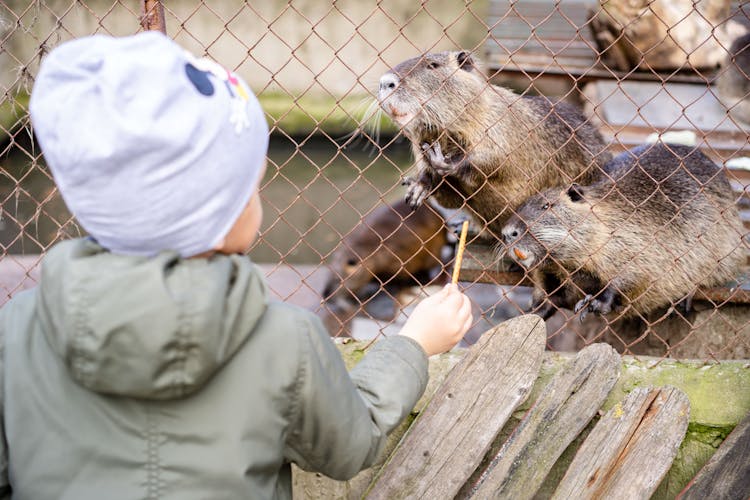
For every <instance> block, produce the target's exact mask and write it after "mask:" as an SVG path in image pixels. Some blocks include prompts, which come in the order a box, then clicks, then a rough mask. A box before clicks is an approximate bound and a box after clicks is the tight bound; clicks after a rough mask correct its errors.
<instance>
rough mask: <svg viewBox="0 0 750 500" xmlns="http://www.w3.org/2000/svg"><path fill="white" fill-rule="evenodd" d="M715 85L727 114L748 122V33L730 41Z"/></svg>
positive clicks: (749, 98) (749, 104) (749, 103)
mask: <svg viewBox="0 0 750 500" xmlns="http://www.w3.org/2000/svg"><path fill="white" fill-rule="evenodd" d="M716 86H717V88H718V90H719V98H720V99H721V101H722V102H723V103H724V105H725V106H726V107H727V110H728V111H729V114H730V115H731V116H732V117H733V118H735V119H737V120H740V121H743V122H745V123H746V124H750V34H747V35H745V36H741V37H739V38H737V39H736V40H735V41H734V42H732V46H731V47H730V48H729V54H728V55H727V59H726V61H725V63H724V67H723V68H722V69H721V72H720V73H719V77H718V79H717V82H716Z"/></svg>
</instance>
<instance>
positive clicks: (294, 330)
mask: <svg viewBox="0 0 750 500" xmlns="http://www.w3.org/2000/svg"><path fill="white" fill-rule="evenodd" d="M258 327H259V328H271V329H273V330H274V331H275V332H276V334H277V335H279V336H281V337H284V338H287V339H289V340H292V339H293V338H299V336H300V335H307V336H309V335H310V334H317V333H320V332H324V331H325V327H324V326H323V323H322V321H321V320H320V318H319V317H318V316H316V315H315V314H314V313H313V312H311V311H309V310H307V309H304V308H302V307H299V306H296V305H294V304H288V303H286V302H282V301H278V300H271V301H269V303H268V308H267V309H266V313H265V314H264V315H263V320H262V321H261V323H260V324H259V325H258Z"/></svg>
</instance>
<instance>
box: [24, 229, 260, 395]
mask: <svg viewBox="0 0 750 500" xmlns="http://www.w3.org/2000/svg"><path fill="white" fill-rule="evenodd" d="M38 293H39V300H38V301H37V313H38V315H39V318H40V321H41V322H42V328H43V329H44V332H45V335H46V336H47V339H48V341H49V342H50V344H51V345H52V348H53V349H54V350H55V352H57V354H58V355H59V356H60V357H61V358H62V359H64V361H65V364H66V366H67V368H68V370H69V372H70V374H71V376H72V377H73V379H74V380H76V381H77V382H78V383H79V384H81V385H82V386H84V387H86V388H88V389H90V390H92V391H95V392H99V393H104V394H110V395H119V396H127V397H135V398H146V399H172V398H179V397H183V396H185V395H188V394H190V393H192V392H194V391H196V390H198V389H199V388H200V387H202V386H203V384H205V383H206V381H207V380H208V379H209V378H210V377H211V376H212V375H213V374H214V373H215V372H216V371H217V370H219V369H221V367H222V366H223V365H224V364H225V363H226V362H227V361H228V360H229V359H230V358H231V357H232V355H233V354H234V353H235V352H236V351H237V349H239V347H240V346H241V345H242V343H243V342H244V341H245V340H246V339H247V337H248V336H249V335H250V334H251V333H252V331H253V328H254V327H255V325H256V323H257V322H258V320H259V319H260V317H261V316H262V315H263V313H264V312H265V310H266V307H267V303H268V292H267V290H266V286H265V281H264V279H263V276H262V274H261V273H260V271H259V269H258V268H257V267H256V266H255V265H253V264H252V262H250V260H249V259H248V258H247V257H245V256H240V255H230V256H225V255H217V256H214V257H211V258H208V259H200V258H197V259H182V258H180V257H179V255H178V254H177V253H175V252H163V253H161V254H159V255H157V256H155V257H150V258H149V257H137V256H125V255H117V254H112V253H110V252H108V251H106V250H104V249H103V248H102V247H101V246H99V245H97V244H96V243H95V242H93V241H91V240H88V239H77V240H70V241H65V242H62V243H60V244H58V245H56V246H55V247H54V248H53V249H52V250H50V252H49V253H48V254H47V256H46V257H45V259H44V261H43V263H42V277H41V283H40V286H39V291H38Z"/></svg>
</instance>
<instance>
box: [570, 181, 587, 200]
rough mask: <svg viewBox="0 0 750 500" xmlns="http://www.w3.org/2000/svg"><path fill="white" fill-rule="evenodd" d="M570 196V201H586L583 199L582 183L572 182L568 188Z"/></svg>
mask: <svg viewBox="0 0 750 500" xmlns="http://www.w3.org/2000/svg"><path fill="white" fill-rule="evenodd" d="M568 197H570V201H572V202H574V203H575V202H579V201H584V200H583V186H581V185H580V184H575V183H574V184H572V185H571V186H570V187H569V188H568Z"/></svg>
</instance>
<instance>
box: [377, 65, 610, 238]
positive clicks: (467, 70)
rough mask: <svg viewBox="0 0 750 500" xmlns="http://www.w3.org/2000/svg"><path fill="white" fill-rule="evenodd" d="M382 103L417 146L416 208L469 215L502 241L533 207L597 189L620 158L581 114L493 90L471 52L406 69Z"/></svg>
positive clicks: (412, 198)
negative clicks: (548, 192) (515, 219)
mask: <svg viewBox="0 0 750 500" xmlns="http://www.w3.org/2000/svg"><path fill="white" fill-rule="evenodd" d="M378 100H379V102H380V105H381V107H382V108H383V109H384V110H385V111H386V113H388V115H389V116H390V117H391V118H392V119H393V120H394V121H395V122H396V123H397V124H398V125H399V126H400V127H401V129H402V131H403V133H404V134H405V135H406V137H407V138H408V139H409V140H410V141H411V144H412V150H413V153H414V156H415V161H416V173H415V175H414V176H412V177H410V178H407V179H406V183H407V184H408V186H409V187H408V191H407V195H406V199H407V201H408V202H409V203H410V204H411V205H412V206H416V205H419V204H421V203H422V202H424V200H425V199H426V198H427V197H428V196H430V195H432V196H434V198H435V200H436V201H437V202H438V203H439V204H440V205H442V206H444V207H446V208H463V209H464V210H466V211H467V212H468V213H469V214H470V215H471V216H472V217H473V218H474V219H475V220H476V221H477V223H478V224H479V225H480V226H481V227H482V228H484V229H486V230H488V231H489V233H490V234H489V236H490V237H494V238H496V239H499V238H500V230H501V228H502V226H503V224H504V223H505V221H506V220H507V218H508V217H510V215H511V214H512V213H513V210H514V209H515V208H516V207H518V206H519V205H520V204H521V202H523V201H524V200H525V199H526V198H528V197H529V196H531V195H533V194H536V193H538V192H540V191H542V190H544V189H546V188H549V187H552V186H559V185H563V184H569V183H571V182H580V183H588V182H589V181H591V180H592V179H594V178H595V177H596V176H597V175H598V172H599V167H601V166H602V165H603V164H604V163H605V162H606V161H607V160H609V158H610V154H609V153H607V152H606V151H605V144H604V140H603V139H602V136H601V135H600V133H599V132H598V131H597V130H596V128H595V127H594V126H592V125H590V124H589V123H587V122H586V120H585V118H584V117H583V115H582V114H581V112H580V111H579V110H578V109H577V108H576V107H574V106H572V105H570V104H567V103H563V102H558V103H552V102H551V101H550V100H549V99H548V98H546V97H542V96H533V97H531V96H519V95H517V94H515V93H514V92H512V91H510V90H508V89H506V88H503V87H500V86H497V85H492V84H490V83H489V82H488V80H487V78H486V77H485V75H484V74H483V72H482V71H481V70H480V68H479V65H478V63H477V62H476V61H475V59H474V58H473V57H472V56H471V55H470V54H469V53H468V52H465V51H460V52H441V53H435V54H425V55H423V56H420V57H415V58H413V59H409V60H407V61H404V62H402V63H401V64H399V65H397V66H396V67H394V68H393V69H392V70H390V71H388V72H387V73H385V74H384V75H383V76H382V77H381V79H380V88H379V92H378ZM485 234H486V233H485Z"/></svg>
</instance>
